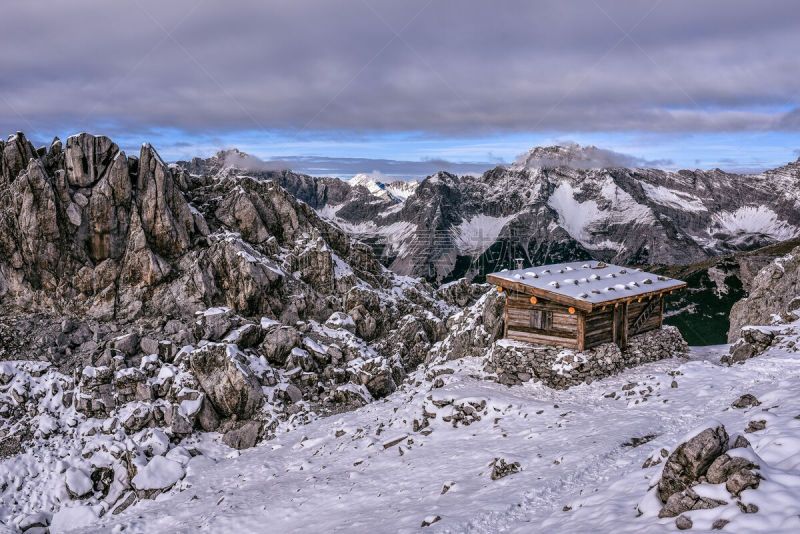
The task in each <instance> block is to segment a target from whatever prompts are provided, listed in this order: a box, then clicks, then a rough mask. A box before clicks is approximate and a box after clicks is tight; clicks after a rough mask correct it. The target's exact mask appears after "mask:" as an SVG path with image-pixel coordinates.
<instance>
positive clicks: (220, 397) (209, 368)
mask: <svg viewBox="0 0 800 534" xmlns="http://www.w3.org/2000/svg"><path fill="white" fill-rule="evenodd" d="M189 365H190V367H191V369H192V372H194V374H195V376H197V380H198V381H199V382H200V386H201V387H202V389H203V391H205V393H206V395H207V396H208V398H209V399H210V400H211V403H212V404H213V406H214V409H215V410H216V412H217V413H218V414H219V415H221V416H223V417H230V416H233V415H236V416H237V417H239V418H240V419H247V418H249V417H250V416H251V415H253V413H254V412H255V411H256V409H258V408H259V407H260V406H261V403H262V401H263V399H264V393H263V391H262V390H261V385H260V384H259V383H258V380H257V379H256V377H255V375H254V374H253V373H252V371H250V368H249V367H248V366H247V361H246V359H245V358H244V357H243V356H242V355H241V354H240V353H239V351H238V350H237V348H236V345H228V344H224V343H209V344H207V345H205V346H204V347H201V348H199V349H197V350H194V351H193V352H192V353H191V354H190V356H189Z"/></svg>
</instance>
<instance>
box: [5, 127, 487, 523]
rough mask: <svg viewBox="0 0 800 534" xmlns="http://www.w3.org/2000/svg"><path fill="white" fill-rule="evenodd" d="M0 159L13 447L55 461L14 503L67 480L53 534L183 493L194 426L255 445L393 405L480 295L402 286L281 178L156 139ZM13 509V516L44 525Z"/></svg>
mask: <svg viewBox="0 0 800 534" xmlns="http://www.w3.org/2000/svg"><path fill="white" fill-rule="evenodd" d="M0 154H1V155H2V157H0V305H2V312H0V360H4V362H3V363H2V364H0V365H2V367H0V414H2V426H0V452H2V455H3V456H4V457H7V456H14V455H20V454H23V452H24V451H25V450H26V449H29V448H32V449H34V450H37V451H41V452H42V454H38V453H37V455H35V456H33V457H30V458H28V459H27V460H25V461H27V462H28V465H25V466H24V467H23V469H25V470H27V472H34V473H39V474H40V476H41V477H42V478H40V479H38V480H36V481H34V480H30V481H29V482H20V483H19V484H18V483H17V482H15V483H14V485H13V486H12V485H9V484H8V483H7V482H6V484H5V485H3V486H2V488H3V489H2V491H3V492H7V491H11V492H16V494H17V495H20V496H21V495H30V496H33V495H34V494H35V493H37V488H38V489H41V485H42V484H50V485H54V486H55V487H56V488H57V489H56V491H54V492H53V493H52V494H50V495H51V496H50V497H48V499H53V500H48V501H47V502H44V501H43V502H38V501H37V503H36V509H37V513H38V511H44V513H45V516H46V517H44V518H40V519H41V520H42V521H44V522H45V523H46V524H47V525H49V521H50V515H52V512H54V511H56V510H58V509H61V508H65V509H71V508H70V506H71V503H74V504H79V505H80V506H79V507H78V508H76V510H79V512H78V511H76V512H75V513H81V514H89V513H91V514H93V515H94V517H97V516H99V515H103V514H105V513H109V512H110V513H114V512H119V511H121V510H123V509H124V508H126V507H127V506H129V505H131V504H132V503H134V502H136V501H137V500H140V499H144V498H153V497H155V496H156V495H158V494H159V493H160V492H162V491H165V490H167V489H169V488H170V487H172V486H174V485H176V484H179V483H180V480H181V478H182V477H183V474H184V473H185V469H184V467H185V465H186V463H187V461H188V460H189V459H190V458H191V457H192V456H194V455H197V454H198V451H196V450H194V449H192V448H191V445H190V443H191V441H192V440H193V439H197V436H198V435H199V434H198V431H199V432H209V431H216V432H219V433H220V434H221V435H222V441H223V442H224V443H225V444H227V445H228V446H230V447H233V448H247V447H251V446H253V445H254V444H256V443H257V442H259V441H261V440H263V439H270V438H271V437H273V436H275V434H276V432H280V431H286V430H287V429H290V428H293V427H295V426H297V425H301V424H305V423H307V422H308V421H310V420H313V419H314V418H315V417H317V416H318V415H320V414H327V413H335V412H339V411H343V410H348V409H352V408H354V407H357V406H361V405H363V404H365V403H367V402H370V401H372V400H374V399H376V398H381V397H384V396H386V395H388V394H389V393H391V392H392V391H394V390H395V389H396V388H397V386H398V384H400V383H402V381H403V379H404V377H405V376H406V374H407V373H408V372H410V371H412V370H413V369H414V368H415V367H416V366H417V365H419V364H420V363H422V362H423V361H424V360H425V358H426V355H427V350H428V349H429V348H430V347H431V346H432V345H433V344H434V343H436V342H438V341H441V340H442V339H443V338H444V337H445V335H446V329H447V326H446V323H445V320H446V318H447V317H448V316H450V315H452V314H453V313H454V312H455V311H456V306H458V305H466V304H470V303H472V302H474V300H475V299H476V298H477V297H478V296H479V293H480V291H481V290H480V288H479V289H478V290H476V289H475V288H473V287H472V286H470V285H469V284H466V283H463V284H462V285H460V286H458V287H452V288H449V289H443V290H441V291H439V292H438V293H437V292H436V291H434V289H433V288H432V287H431V286H430V285H429V284H427V283H426V282H424V281H422V280H417V279H411V278H408V277H402V276H398V275H395V274H394V273H392V272H391V271H388V270H387V269H386V268H385V267H383V266H381V265H380V263H378V262H377V261H376V259H375V257H374V255H373V251H372V249H371V248H370V247H369V246H367V245H365V244H363V243H360V242H358V241H356V240H354V239H352V238H351V237H350V236H348V235H347V234H346V233H344V232H343V231H342V230H341V229H339V228H336V227H335V226H332V225H330V224H329V223H327V222H326V221H324V220H323V219H322V218H320V217H319V215H318V214H317V213H316V212H315V211H314V210H313V209H312V208H311V207H310V206H308V204H306V203H304V202H301V201H298V200H296V199H295V198H294V197H293V196H292V195H291V194H289V193H288V192H287V191H286V190H285V189H283V188H282V187H280V185H278V184H277V183H276V182H275V181H272V180H266V179H263V178H257V177H248V176H240V175H238V174H229V175H217V176H208V175H196V174H191V173H189V172H187V171H186V170H185V169H182V168H180V167H178V166H175V165H167V164H166V163H164V161H163V160H162V159H161V158H160V157H159V155H158V153H157V152H156V150H155V149H154V148H153V147H152V146H150V145H148V144H144V145H143V146H142V148H141V151H140V153H139V155H138V156H127V155H126V154H125V153H124V152H122V151H121V150H120V149H119V148H118V147H117V145H116V144H114V143H113V141H111V140H110V139H108V138H105V137H101V136H93V135H89V134H79V135H76V136H72V137H69V138H68V139H67V141H66V143H65V144H62V142H61V141H60V140H58V139H56V140H54V141H53V143H52V144H51V146H50V147H49V148H47V149H44V148H43V149H34V147H33V146H32V145H31V143H30V142H29V141H28V140H27V139H26V138H25V136H24V134H22V133H18V134H16V135H15V136H12V137H10V138H9V139H8V140H7V141H2V142H0ZM410 340H413V343H410V342H409V341H410ZM35 358H38V359H39V360H40V361H33V362H32V361H29V360H31V359H35ZM23 456H24V454H23ZM20 461H22V460H20ZM54 462H57V463H58V466H59V467H58V468H57V469H55V470H54V469H52V464H53V463H54ZM14 465H16V464H14ZM4 469H5V467H4ZM0 475H2V476H3V477H4V480H6V481H8V480H17V479H15V478H14V477H15V476H17V474H16V473H12V472H3V473H0ZM20 480H21V479H20ZM15 502H16V504H15V505H14V506H11V507H9V508H4V509H3V516H2V517H0V520H1V521H3V522H8V521H11V520H13V521H14V522H15V523H17V524H18V525H25V526H26V527H27V526H29V524H30V525H33V523H31V521H33V519H31V517H32V516H26V515H25V514H26V513H29V512H30V511H32V510H31V509H30V506H29V505H31V502H32V501H28V502H27V503H26V502H25V500H24V499H22V500H21V499H17V500H16V501H15ZM48 514H49V515H48ZM63 515H64V514H61V515H60V516H59V517H62V516H63ZM45 526H46V525H45ZM20 528H22V527H21V526H20ZM31 528H33V527H31Z"/></svg>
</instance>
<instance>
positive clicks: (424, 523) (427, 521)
mask: <svg viewBox="0 0 800 534" xmlns="http://www.w3.org/2000/svg"><path fill="white" fill-rule="evenodd" d="M440 519H441V517H439V516H438V515H435V516H428V517H426V518H425V519H424V520H423V521H422V525H420V526H422V527H429V526H431V525H432V524H434V523H436V522H437V521H439V520H440Z"/></svg>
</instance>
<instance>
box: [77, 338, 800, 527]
mask: <svg viewBox="0 0 800 534" xmlns="http://www.w3.org/2000/svg"><path fill="white" fill-rule="evenodd" d="M722 351H723V348H710V349H704V350H703V351H693V352H692V355H691V357H690V359H689V360H686V361H684V360H667V361H661V362H658V363H654V364H649V365H646V366H642V367H640V368H637V369H634V370H630V371H627V372H625V373H624V374H622V375H619V376H617V377H614V378H610V379H606V380H603V381H600V382H596V383H594V384H592V385H590V386H586V385H584V386H580V387H577V388H573V389H571V390H568V391H566V392H556V391H553V390H550V389H547V388H545V387H543V386H538V385H534V384H527V385H524V386H517V387H512V388H506V387H503V386H500V385H498V384H495V383H492V382H487V381H484V380H482V379H481V378H480V376H481V374H482V371H481V368H482V362H481V361H480V359H479V358H472V359H467V360H462V361H456V362H450V363H448V364H446V365H441V366H435V367H432V368H430V369H429V370H428V371H421V372H420V373H419V374H418V375H417V376H416V377H415V379H414V380H412V381H411V384H416V385H411V384H409V385H406V386H403V387H402V388H401V389H400V390H399V391H398V392H396V393H394V394H393V395H392V396H390V397H389V398H388V399H387V401H386V402H383V403H377V404H371V405H369V406H366V407H364V408H361V409H359V410H358V411H356V412H351V413H348V414H344V415H342V416H337V417H333V418H329V419H326V420H319V421H316V422H314V423H312V424H311V425H308V426H306V427H304V428H303V429H301V430H300V431H297V432H293V433H289V434H285V435H283V436H280V437H278V438H277V439H276V440H274V441H272V442H269V443H265V444H264V445H262V446H260V447H257V448H255V449H251V450H248V451H245V452H243V453H241V455H239V454H234V455H233V457H232V456H231V453H230V452H229V451H226V450H224V449H220V448H219V447H218V446H216V445H214V444H211V443H209V442H207V441H206V440H200V441H199V442H198V443H197V444H196V445H194V447H196V448H197V449H198V450H200V451H203V454H202V455H200V456H196V457H195V458H193V459H191V460H190V461H189V463H188V466H187V476H186V478H185V479H184V480H183V482H182V483H181V489H176V490H174V491H173V492H171V494H170V495H169V496H166V497H163V498H162V499H160V500H159V501H156V502H147V503H143V504H142V505H139V506H137V507H135V508H133V509H131V510H129V511H127V512H125V513H123V514H122V515H120V516H116V517H113V516H112V517H108V518H107V519H105V520H103V521H102V523H101V524H102V525H104V526H105V527H106V528H111V527H112V526H114V525H116V524H120V525H123V526H124V527H125V532H167V531H169V532H194V531H197V530H198V529H205V530H208V531H236V532H263V528H264V525H265V524H269V525H270V527H271V528H274V529H275V531H280V532H287V533H288V532H309V531H315V532H340V531H341V532H352V531H354V530H358V531H371V532H388V531H392V532H416V531H417V530H418V529H419V528H420V526H421V525H422V524H423V523H424V522H428V523H433V524H432V526H431V527H430V529H429V530H430V531H431V532H500V531H504V532H509V531H511V532H530V529H531V528H532V525H536V530H537V531H539V532H575V533H583V532H632V533H633V532H643V531H647V532H662V531H663V532H670V531H674V529H675V526H674V525H675V519H674V518H664V519H659V518H657V517H653V515H652V512H651V511H649V510H648V509H647V508H646V497H645V495H646V493H647V489H648V486H649V485H651V484H653V483H654V482H655V481H657V480H658V478H659V476H660V471H661V467H662V464H658V465H655V466H653V467H649V468H647V469H642V464H643V463H644V462H645V461H646V460H647V459H648V458H650V457H651V456H655V457H660V453H659V451H660V450H661V449H662V448H663V449H667V450H668V451H669V450H672V449H673V448H674V447H675V446H676V445H677V444H678V443H679V442H680V441H681V440H682V439H683V437H684V436H685V435H686V434H687V432H690V431H691V430H692V429H694V428H700V427H703V426H704V425H706V424H708V423H709V421H721V422H722V423H724V424H725V426H726V427H727V428H728V429H729V432H731V433H734V432H737V433H742V432H743V431H744V429H745V427H747V426H748V422H749V421H750V420H754V419H766V420H767V426H766V429H765V430H763V431H758V432H755V433H752V434H745V435H746V436H747V437H748V438H749V439H750V441H751V443H752V444H753V451H754V452H755V453H756V454H757V455H759V456H760V457H761V458H762V459H763V461H764V463H765V464H766V465H765V467H764V469H765V471H766V469H767V467H766V466H771V467H769V469H770V473H771V474H772V475H773V477H774V479H773V480H772V481H769V482H768V481H762V487H761V488H759V489H757V490H746V491H745V492H744V493H743V494H742V496H741V499H742V500H743V501H745V502H747V503H757V504H758V505H759V508H760V511H759V512H758V513H756V514H752V515H747V514H743V513H741V512H739V510H738V508H737V507H736V505H735V504H733V503H731V504H730V505H729V506H726V507H722V508H718V509H715V510H713V511H708V512H702V513H694V515H692V517H694V520H695V524H696V526H697V527H698V528H701V529H704V530H706V529H710V526H711V523H712V522H713V521H714V520H716V519H717V518H720V517H724V518H728V519H730V520H731V523H730V524H729V525H728V526H726V528H725V531H726V532H795V531H796V529H797V528H800V519H798V513H800V501H798V492H800V448H799V447H798V446H797V445H795V443H798V442H800V441H798V440H800V425H798V424H796V420H795V419H794V416H795V415H797V414H798V413H800V400H798V398H797V395H796V391H797V388H798V387H800V378H798V376H800V358H798V357H797V355H796V354H795V352H794V351H793V350H791V349H789V350H787V349H776V350H774V351H772V352H770V353H768V354H766V355H763V356H761V357H759V358H757V359H754V360H750V361H748V362H747V363H745V364H744V365H742V366H734V367H720V366H719V365H718V364H717V361H718V359H719V354H720V353H721V352H722ZM426 375H427V376H426ZM777 376H780V377H783V378H780V379H776V377H777ZM744 393H752V394H754V395H755V396H756V397H758V398H759V399H760V400H761V402H762V407H767V408H768V411H766V412H765V411H763V410H762V408H752V409H749V410H735V409H731V408H730V404H731V403H732V402H733V401H734V400H736V399H737V398H738V397H739V396H740V395H742V394H744ZM423 421H427V426H424V427H423V428H420V426H421V425H423V424H424V423H423ZM496 458H501V459H503V460H505V462H506V463H507V464H512V463H514V462H518V463H519V472H517V473H514V474H509V475H508V476H505V477H503V478H499V479H497V480H493V479H492V471H493V467H492V465H493V463H494V462H495V459H496ZM643 501H645V505H642V502H643ZM640 505H641V506H643V508H645V512H646V513H645V514H644V515H643V516H641V517H638V515H639V513H638V512H637V507H639V506H640ZM434 521H435V522H434ZM93 528H97V527H96V526H95V527H92V528H90V529H87V530H85V532H90V531H92V529H93Z"/></svg>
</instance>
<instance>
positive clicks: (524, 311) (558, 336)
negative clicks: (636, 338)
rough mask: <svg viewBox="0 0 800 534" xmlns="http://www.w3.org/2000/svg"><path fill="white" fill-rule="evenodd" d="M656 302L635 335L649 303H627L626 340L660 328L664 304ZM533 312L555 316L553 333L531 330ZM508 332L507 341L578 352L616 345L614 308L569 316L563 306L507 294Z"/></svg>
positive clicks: (511, 292) (644, 300)
mask: <svg viewBox="0 0 800 534" xmlns="http://www.w3.org/2000/svg"><path fill="white" fill-rule="evenodd" d="M656 299H658V300H660V301H661V302H659V303H657V304H656V308H655V310H653V312H652V314H651V315H650V317H649V318H648V319H647V321H646V322H645V323H644V325H642V328H641V329H640V330H639V331H638V332H636V333H634V332H633V331H631V329H632V327H633V323H634V322H635V321H636V318H637V317H639V314H640V313H642V311H643V310H644V308H645V307H646V306H647V303H648V302H649V301H648V300H647V299H643V300H642V302H636V301H635V300H634V301H632V302H629V303H627V312H628V313H627V324H626V325H621V326H623V327H626V328H625V332H624V333H623V336H625V334H627V335H635V334H641V333H643V332H647V331H648V330H654V329H656V328H660V327H661V323H662V320H663V304H664V302H663V299H661V298H659V297H656ZM620 306H625V304H620ZM531 310H542V311H549V312H552V314H553V327H552V329H548V330H540V329H536V328H531V319H530V311H531ZM505 329H506V333H505V337H508V338H510V339H516V340H519V341H527V342H529V343H542V344H547V345H557V346H561V347H568V348H573V349H578V350H583V349H585V348H586V349H588V348H591V347H595V346H597V345H600V344H602V343H610V342H613V341H614V306H613V305H612V306H608V307H607V308H606V309H605V310H602V309H597V310H595V311H593V312H591V313H588V314H584V313H583V312H581V311H580V310H577V311H576V313H574V314H570V313H569V312H568V311H567V306H565V305H564V304H559V303H555V302H552V301H547V300H543V299H539V300H538V302H537V303H536V304H531V302H530V295H526V294H524V293H520V292H517V291H513V290H507V291H506V325H505ZM625 341H627V340H626V339H625V340H623V344H624V342H625Z"/></svg>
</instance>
